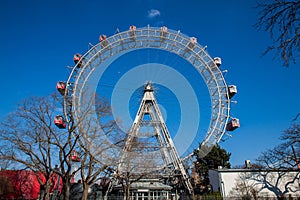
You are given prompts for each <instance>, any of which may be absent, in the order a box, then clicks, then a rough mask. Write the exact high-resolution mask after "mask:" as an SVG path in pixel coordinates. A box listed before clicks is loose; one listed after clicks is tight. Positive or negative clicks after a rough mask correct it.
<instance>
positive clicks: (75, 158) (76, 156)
mask: <svg viewBox="0 0 300 200" xmlns="http://www.w3.org/2000/svg"><path fill="white" fill-rule="evenodd" d="M70 159H71V161H73V162H80V155H79V154H78V152H77V151H75V150H73V151H72V152H71V154H70Z"/></svg>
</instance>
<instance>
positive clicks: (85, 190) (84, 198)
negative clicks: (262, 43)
mask: <svg viewBox="0 0 300 200" xmlns="http://www.w3.org/2000/svg"><path fill="white" fill-rule="evenodd" d="M82 186H83V192H82V197H81V200H87V198H88V194H89V185H87V184H86V183H84V182H83V183H82Z"/></svg>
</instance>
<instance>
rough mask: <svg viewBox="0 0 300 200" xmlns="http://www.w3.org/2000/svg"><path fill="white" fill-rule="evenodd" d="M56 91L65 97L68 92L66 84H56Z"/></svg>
mask: <svg viewBox="0 0 300 200" xmlns="http://www.w3.org/2000/svg"><path fill="white" fill-rule="evenodd" d="M56 89H57V90H58V92H59V93H60V94H61V95H65V91H66V83H65V82H63V81H59V82H57V83H56Z"/></svg>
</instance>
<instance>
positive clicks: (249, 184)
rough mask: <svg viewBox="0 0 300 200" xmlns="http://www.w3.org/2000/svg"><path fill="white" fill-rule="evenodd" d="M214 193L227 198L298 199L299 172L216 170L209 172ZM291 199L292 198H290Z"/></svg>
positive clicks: (299, 186)
mask: <svg viewBox="0 0 300 200" xmlns="http://www.w3.org/2000/svg"><path fill="white" fill-rule="evenodd" d="M209 179H210V184H211V186H212V190H213V191H214V192H216V191H220V192H221V194H222V196H223V197H224V199H226V198H227V197H236V198H239V197H246V196H248V197H251V199H255V197H260V198H261V197H279V196H281V197H290V198H291V197H294V198H295V199H298V198H299V197H300V171H296V170H263V169H218V170H210V171H209ZM291 199H292V198H291Z"/></svg>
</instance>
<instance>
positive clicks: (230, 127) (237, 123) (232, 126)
mask: <svg viewBox="0 0 300 200" xmlns="http://www.w3.org/2000/svg"><path fill="white" fill-rule="evenodd" d="M239 127H240V120H239V119H237V118H232V119H231V120H230V121H229V122H228V123H227V125H226V131H233V130H235V129H237V128H239Z"/></svg>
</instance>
